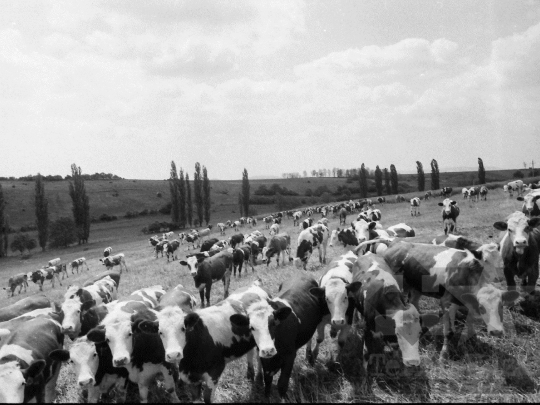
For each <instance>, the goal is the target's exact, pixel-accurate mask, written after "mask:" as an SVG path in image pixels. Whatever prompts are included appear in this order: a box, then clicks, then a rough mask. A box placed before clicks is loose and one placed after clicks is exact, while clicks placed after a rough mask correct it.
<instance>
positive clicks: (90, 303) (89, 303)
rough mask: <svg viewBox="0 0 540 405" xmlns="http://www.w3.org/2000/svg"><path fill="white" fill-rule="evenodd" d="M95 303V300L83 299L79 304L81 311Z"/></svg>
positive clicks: (86, 309)
mask: <svg viewBox="0 0 540 405" xmlns="http://www.w3.org/2000/svg"><path fill="white" fill-rule="evenodd" d="M95 305H96V300H90V301H85V302H83V303H82V305H81V312H86V311H88V310H89V309H90V308H92V307H93V306H95Z"/></svg>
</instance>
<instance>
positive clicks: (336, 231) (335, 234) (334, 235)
mask: <svg viewBox="0 0 540 405" xmlns="http://www.w3.org/2000/svg"><path fill="white" fill-rule="evenodd" d="M339 231H340V229H339V228H337V229H334V230H333V231H332V233H331V234H330V242H329V245H330V246H334V241H335V240H336V239H337V237H338V234H339Z"/></svg>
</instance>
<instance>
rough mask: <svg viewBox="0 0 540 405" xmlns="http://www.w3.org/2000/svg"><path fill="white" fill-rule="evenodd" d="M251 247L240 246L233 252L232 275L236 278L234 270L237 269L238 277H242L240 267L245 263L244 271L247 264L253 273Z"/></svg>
mask: <svg viewBox="0 0 540 405" xmlns="http://www.w3.org/2000/svg"><path fill="white" fill-rule="evenodd" d="M251 257H252V256H251V246H249V245H242V246H239V247H237V248H235V249H234V250H233V275H234V277H236V269H237V268H238V277H242V266H243V264H244V262H245V263H246V270H247V266H248V264H249V265H251V271H253V272H255V268H254V267H253V260H250V259H251Z"/></svg>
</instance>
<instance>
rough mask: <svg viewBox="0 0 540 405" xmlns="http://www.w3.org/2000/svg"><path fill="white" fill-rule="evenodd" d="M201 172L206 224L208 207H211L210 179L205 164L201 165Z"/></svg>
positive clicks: (208, 212) (208, 220)
mask: <svg viewBox="0 0 540 405" xmlns="http://www.w3.org/2000/svg"><path fill="white" fill-rule="evenodd" d="M202 172H203V179H202V180H203V187H202V188H203V202H204V220H205V221H206V225H208V224H209V223H210V207H211V205H212V204H211V201H210V179H209V178H208V171H207V170H206V166H203V168H202Z"/></svg>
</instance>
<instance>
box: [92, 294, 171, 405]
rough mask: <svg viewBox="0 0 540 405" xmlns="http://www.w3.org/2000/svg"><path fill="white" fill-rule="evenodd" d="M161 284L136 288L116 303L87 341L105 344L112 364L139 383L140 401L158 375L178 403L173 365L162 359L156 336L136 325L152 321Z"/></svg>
mask: <svg viewBox="0 0 540 405" xmlns="http://www.w3.org/2000/svg"><path fill="white" fill-rule="evenodd" d="M164 293H165V291H164V290H163V289H162V288H161V286H154V287H149V288H147V289H142V290H138V291H136V292H134V293H132V295H131V296H129V297H126V298H125V299H124V300H123V301H121V302H118V303H117V304H116V305H115V306H114V307H113V308H112V310H111V311H110V312H109V313H108V314H107V316H105V318H104V319H103V321H102V322H101V324H100V325H99V326H98V327H96V328H94V329H92V330H91V331H89V332H88V335H87V336H88V340H90V341H92V342H94V343H96V344H108V346H109V348H110V350H111V357H112V365H113V366H114V367H124V368H126V369H127V370H128V373H129V376H128V378H129V379H130V380H131V381H134V382H136V383H137V384H138V385H139V395H140V397H141V402H147V401H148V388H149V386H150V384H151V383H152V381H153V380H154V378H155V377H156V376H157V375H158V374H160V373H161V374H162V375H163V377H164V386H165V390H166V392H167V393H168V394H169V397H170V399H171V400H172V401H173V402H179V399H178V397H177V396H176V391H175V384H176V381H177V379H178V375H177V373H176V370H175V367H174V366H173V365H172V364H170V363H168V362H166V361H165V350H164V348H163V343H162V342H161V339H160V338H159V336H158V335H153V334H146V333H141V332H140V331H139V328H138V325H139V324H140V323H141V322H144V321H155V320H156V314H155V311H153V309H154V308H155V307H156V306H157V300H156V299H155V298H157V297H158V296H159V297H162V296H163V294H164Z"/></svg>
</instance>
